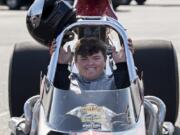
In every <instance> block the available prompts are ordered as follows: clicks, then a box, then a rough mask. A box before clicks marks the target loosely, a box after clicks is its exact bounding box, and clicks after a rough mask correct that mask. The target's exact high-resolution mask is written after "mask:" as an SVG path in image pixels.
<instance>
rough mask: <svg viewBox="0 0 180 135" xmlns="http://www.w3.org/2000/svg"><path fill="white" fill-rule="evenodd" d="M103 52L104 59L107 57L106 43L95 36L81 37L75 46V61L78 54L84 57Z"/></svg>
mask: <svg viewBox="0 0 180 135" xmlns="http://www.w3.org/2000/svg"><path fill="white" fill-rule="evenodd" d="M99 51H100V52H102V54H103V56H104V59H106V43H105V42H103V41H102V40H99V39H97V38H94V37H88V38H81V39H80V40H78V41H77V43H76V47H75V61H76V60H77V55H81V56H83V57H86V56H91V55H93V54H95V53H98V52H99Z"/></svg>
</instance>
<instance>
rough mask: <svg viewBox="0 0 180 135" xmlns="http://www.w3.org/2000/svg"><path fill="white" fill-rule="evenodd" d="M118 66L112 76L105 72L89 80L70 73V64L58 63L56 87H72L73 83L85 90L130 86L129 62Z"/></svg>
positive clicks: (66, 88)
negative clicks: (95, 78)
mask: <svg viewBox="0 0 180 135" xmlns="http://www.w3.org/2000/svg"><path fill="white" fill-rule="evenodd" d="M116 66H117V69H116V70H114V71H113V75H112V76H107V75H105V74H103V75H101V76H100V77H99V78H98V79H97V80H93V81H87V80H85V79H83V78H82V77H81V76H79V74H75V73H72V74H71V75H70V72H69V70H68V64H58V65H57V70H56V75H55V80H54V85H55V87H57V88H59V89H63V90H69V89H71V88H70V86H72V85H73V86H76V87H80V89H85V90H88V89H91V90H93V89H98V90H108V89H109V90H111V89H121V88H125V87H128V86H129V85H130V81H129V75H128V70H127V64H126V63H125V62H124V63H117V64H116ZM74 82H75V83H74ZM76 82H77V83H76Z"/></svg>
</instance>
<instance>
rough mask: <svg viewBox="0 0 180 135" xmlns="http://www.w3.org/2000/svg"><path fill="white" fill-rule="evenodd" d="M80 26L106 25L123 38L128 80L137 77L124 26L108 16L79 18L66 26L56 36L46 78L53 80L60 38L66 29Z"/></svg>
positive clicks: (132, 80)
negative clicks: (54, 48)
mask: <svg viewBox="0 0 180 135" xmlns="http://www.w3.org/2000/svg"><path fill="white" fill-rule="evenodd" d="M80 26H107V27H111V28H112V29H114V30H115V31H116V32H117V33H118V34H119V35H120V36H121V37H122V39H123V44H124V48H125V55H126V59H127V67H128V72H129V78H130V81H131V82H134V81H135V80H136V79H137V78H138V76H137V73H136V70H135V64H134V60H133V56H132V52H131V51H130V49H129V47H128V37H127V34H126V31H125V29H124V27H123V26H122V25H121V24H120V23H119V22H118V21H117V20H115V19H113V18H110V17H87V18H85V19H84V18H83V19H79V20H78V21H77V22H75V23H73V24H71V25H69V26H68V27H66V28H65V29H64V30H63V31H62V32H61V33H60V34H59V35H58V37H57V38H56V50H55V52H54V53H53V55H52V58H51V61H50V64H49V70H48V74H47V78H48V79H49V80H50V81H51V82H53V81H54V76H55V71H56V66H57V61H58V56H59V49H60V47H61V43H62V38H63V36H64V34H65V33H66V32H67V31H69V30H71V29H73V28H75V27H80ZM132 67H133V68H132Z"/></svg>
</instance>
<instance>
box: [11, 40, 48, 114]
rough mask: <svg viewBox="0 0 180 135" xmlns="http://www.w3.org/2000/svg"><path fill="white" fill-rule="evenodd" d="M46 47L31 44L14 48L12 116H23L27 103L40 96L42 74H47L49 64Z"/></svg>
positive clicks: (26, 43)
mask: <svg viewBox="0 0 180 135" xmlns="http://www.w3.org/2000/svg"><path fill="white" fill-rule="evenodd" d="M49 59H50V56H49V52H48V49H47V48H46V47H43V46H40V45H34V44H33V43H30V42H25V43H19V44H16V45H15V47H14V51H13V53H12V57H11V60H10V67H9V84H8V85H9V88H8V89H9V110H10V115H11V116H21V115H22V113H23V106H24V103H25V101H26V100H27V99H28V98H29V97H32V96H33V95H36V94H39V88H40V74H41V71H42V73H43V74H46V70H47V66H48V63H49Z"/></svg>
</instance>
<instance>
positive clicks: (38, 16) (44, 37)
mask: <svg viewBox="0 0 180 135" xmlns="http://www.w3.org/2000/svg"><path fill="white" fill-rule="evenodd" d="M51 1H54V0H51ZM75 21H76V13H75V10H74V9H73V7H72V6H71V5H70V4H69V3H67V2H65V1H63V0H58V1H55V2H53V3H52V2H48V1H47V0H46V1H45V0H35V2H34V3H33V4H32V6H31V7H30V8H29V10H28V14H27V18H26V23H27V28H28V31H29V33H30V34H31V36H32V37H33V38H34V39H35V40H37V41H38V42H40V43H41V44H44V45H47V44H48V42H50V41H52V40H53V39H54V38H56V36H57V35H58V34H59V33H60V32H61V31H62V30H63V29H64V27H65V26H67V25H69V24H71V23H73V22H75Z"/></svg>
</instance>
